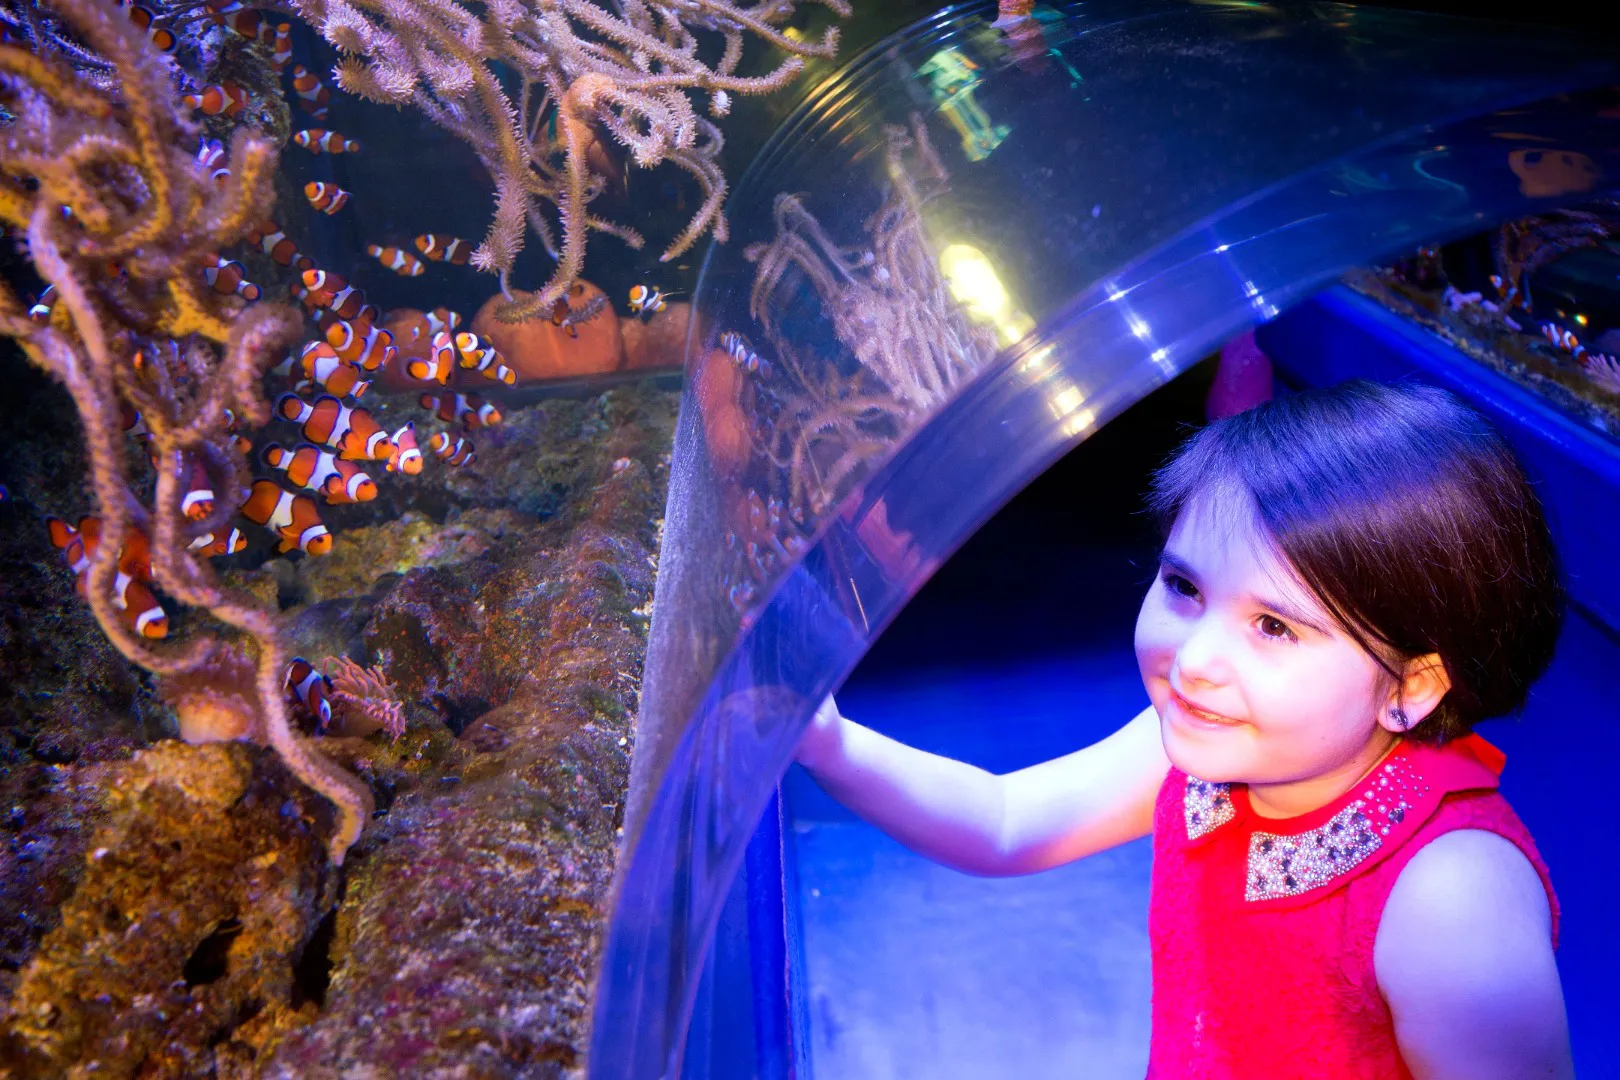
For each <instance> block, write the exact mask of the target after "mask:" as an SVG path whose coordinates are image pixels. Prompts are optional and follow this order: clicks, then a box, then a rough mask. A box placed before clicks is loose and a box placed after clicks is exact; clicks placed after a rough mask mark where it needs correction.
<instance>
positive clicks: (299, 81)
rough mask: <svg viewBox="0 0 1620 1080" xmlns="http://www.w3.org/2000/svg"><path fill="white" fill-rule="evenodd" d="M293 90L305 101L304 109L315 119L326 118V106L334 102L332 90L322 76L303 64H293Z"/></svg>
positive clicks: (299, 98)
mask: <svg viewBox="0 0 1620 1080" xmlns="http://www.w3.org/2000/svg"><path fill="white" fill-rule="evenodd" d="M293 92H294V93H296V94H297V95H298V100H300V101H302V102H303V103H304V111H305V112H307V113H309V115H310V117H311V118H313V119H315V120H325V119H326V107H327V106H328V105H329V104H331V102H332V92H331V91H330V90H328V89H327V88H326V84H325V83H323V82H321V80H320V77H319V76H317V75H316V74H315V73H314V72H313V71H310V70H309V69H308V68H307V67H305V66H304V65H303V64H294V65H293Z"/></svg>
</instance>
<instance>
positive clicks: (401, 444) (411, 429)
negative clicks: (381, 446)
mask: <svg viewBox="0 0 1620 1080" xmlns="http://www.w3.org/2000/svg"><path fill="white" fill-rule="evenodd" d="M389 441H390V442H392V443H393V444H394V456H393V457H391V458H389V459H388V471H389V472H397V473H404V474H405V475H406V476H415V475H416V474H417V473H420V472H421V471H422V450H421V448H420V447H418V446H417V445H416V424H415V422H414V421H410V420H407V421H405V426H404V427H402V428H400V429H399V430H398V431H396V432H394V434H393V435H392V436H390V437H389Z"/></svg>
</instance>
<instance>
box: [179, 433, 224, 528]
mask: <svg viewBox="0 0 1620 1080" xmlns="http://www.w3.org/2000/svg"><path fill="white" fill-rule="evenodd" d="M174 475H175V478H176V479H178V480H180V481H181V482H182V483H183V484H185V492H186V493H185V494H184V495H182V496H181V497H180V512H181V513H182V514H184V515H185V516H186V517H188V518H190V519H191V520H192V521H201V520H202V519H203V518H205V517H207V516H208V515H209V514H212V513H213V512H214V486H213V482H212V481H211V480H209V479H208V470H207V469H206V468H204V467H203V463H202V459H201V458H199V457H191V456H189V455H187V454H186V453H185V451H183V450H176V451H175V452H174Z"/></svg>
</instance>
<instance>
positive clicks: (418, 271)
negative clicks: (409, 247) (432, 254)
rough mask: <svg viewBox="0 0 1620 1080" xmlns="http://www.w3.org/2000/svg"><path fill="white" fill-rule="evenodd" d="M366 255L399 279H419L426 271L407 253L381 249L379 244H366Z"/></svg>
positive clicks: (390, 248)
mask: <svg viewBox="0 0 1620 1080" xmlns="http://www.w3.org/2000/svg"><path fill="white" fill-rule="evenodd" d="M366 254H367V255H370V256H371V257H372V258H373V259H376V260H377V261H378V262H380V263H382V264H383V265H384V266H385V267H387V268H388V269H390V270H392V271H393V272H394V273H396V274H398V275H399V276H400V277H421V276H422V271H423V270H425V269H426V267H425V266H423V265H422V260H421V259H418V258H417V257H416V256H415V255H412V254H411V253H410V252H408V251H401V250H400V249H399V248H397V247H386V248H385V247H383V246H381V245H379V244H367V245H366Z"/></svg>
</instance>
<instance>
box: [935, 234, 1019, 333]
mask: <svg viewBox="0 0 1620 1080" xmlns="http://www.w3.org/2000/svg"><path fill="white" fill-rule="evenodd" d="M939 270H940V273H942V274H944V275H945V281H946V284H948V285H949V286H950V288H951V295H952V296H954V297H955V298H956V300H957V302H958V303H960V304H961V305H962V306H963V307H965V308H967V312H968V315H969V316H971V317H972V318H974V319H977V320H979V321H980V322H987V323H991V324H992V325H994V326H995V328H996V334H997V336H999V337H1000V338H1001V343H1002V344H1003V345H1010V344H1011V343H1012V342H1014V341H1017V340H1018V339H1019V338H1021V337H1023V336H1024V335H1025V334H1027V333H1029V332H1030V331H1031V330H1033V329H1034V328H1035V320H1034V319H1032V318H1030V317H1029V315H1028V313H1026V312H1023V311H1019V310H1017V309H1016V308H1015V307H1014V306H1013V301H1012V297H1011V296H1009V295H1007V287H1006V286H1005V285H1003V284H1002V283H1001V278H1000V277H999V276H998V275H997V274H996V268H995V267H993V266H991V265H990V260H989V259H988V258H986V257H985V254H984V252H982V251H980V250H979V249H978V248H976V247H974V246H973V245H972V244H951V245H949V246H948V247H946V248H945V250H944V251H942V252H940V255H939Z"/></svg>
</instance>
